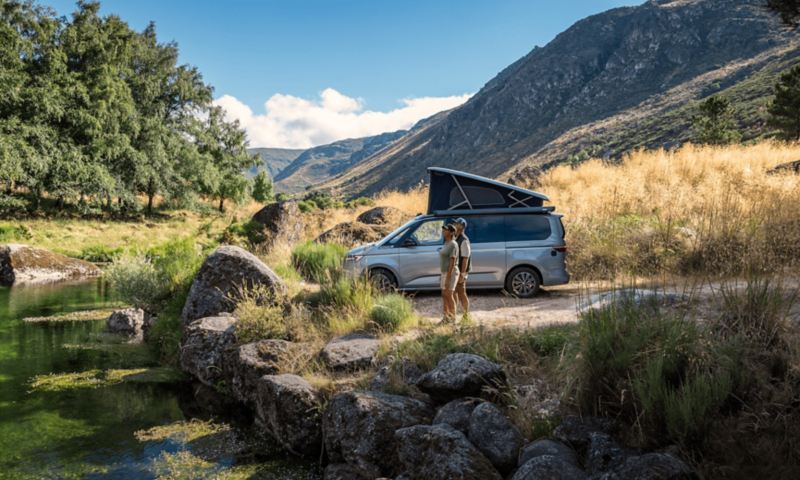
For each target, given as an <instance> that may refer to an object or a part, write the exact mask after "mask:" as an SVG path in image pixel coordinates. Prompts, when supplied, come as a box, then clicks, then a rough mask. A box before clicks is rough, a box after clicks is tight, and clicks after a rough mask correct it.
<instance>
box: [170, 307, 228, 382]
mask: <svg viewBox="0 0 800 480" xmlns="http://www.w3.org/2000/svg"><path fill="white" fill-rule="evenodd" d="M235 324H236V318H234V317H232V316H217V317H206V318H202V319H200V320H196V321H194V322H192V323H191V324H190V325H189V326H188V328H187V329H186V330H185V331H184V336H183V343H182V345H181V351H180V364H181V368H182V369H183V370H184V371H186V372H187V373H189V374H191V375H194V377H195V378H197V379H198V380H200V381H201V382H202V383H204V384H205V385H208V386H209V387H214V388H220V387H221V386H223V385H224V383H225V380H226V377H225V375H224V371H223V359H224V357H225V353H226V352H227V351H228V350H229V349H230V348H231V346H232V345H234V343H235V341H236V335H235V331H234V326H235Z"/></svg>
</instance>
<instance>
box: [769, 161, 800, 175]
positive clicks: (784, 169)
mask: <svg viewBox="0 0 800 480" xmlns="http://www.w3.org/2000/svg"><path fill="white" fill-rule="evenodd" d="M777 173H795V174H798V173H800V160H795V161H793V162H786V163H781V164H780V165H777V166H775V167H773V168H771V169H769V170H767V174H769V175H775V174H777Z"/></svg>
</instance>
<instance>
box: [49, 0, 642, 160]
mask: <svg viewBox="0 0 800 480" xmlns="http://www.w3.org/2000/svg"><path fill="white" fill-rule="evenodd" d="M642 1H643V0H639V1H631V0H627V1H626V0H562V1H560V2H553V1H552V0H550V1H546V0H527V1H526V0H453V1H433V0H428V1H422V0H404V1H379V0H372V1H368V0H359V1H357V0H280V1H279V0H264V1H258V0H226V1H224V2H223V1H208V0H193V1H190V0H105V1H103V2H101V3H102V10H101V12H102V13H104V14H108V13H114V14H118V15H120V16H121V17H122V18H123V19H125V20H126V21H128V22H129V23H130V24H131V25H132V27H133V28H135V29H137V30H140V29H142V28H144V27H145V26H146V25H147V23H148V22H149V21H151V20H152V21H155V23H156V27H157V32H158V35H159V38H160V39H161V40H162V41H170V40H174V41H176V42H178V44H179V47H180V51H181V61H182V62H185V63H190V64H193V65H196V66H197V67H199V69H200V71H201V72H203V75H204V77H205V79H206V81H207V82H209V83H210V84H212V85H213V86H214V87H215V96H216V97H217V98H223V97H224V100H222V102H221V104H223V106H224V107H226V109H228V111H229V113H231V115H232V116H233V117H234V118H239V119H240V120H241V121H243V123H244V124H245V126H246V127H248V132H249V133H251V143H256V144H259V143H265V142H266V143H283V145H281V146H307V145H304V144H309V143H310V144H318V143H321V142H326V141H329V140H330V139H331V138H334V137H337V136H341V135H345V136H347V135H350V134H352V135H359V134H361V133H363V132H362V130H363V131H366V130H369V128H366V130H365V129H364V127H363V125H362V128H361V129H358V128H355V129H352V128H351V129H350V130H352V131H350V130H348V129H347V128H343V129H342V130H347V131H341V132H327V133H323V134H321V135H317V136H314V135H313V134H311V133H309V131H311V130H313V129H314V128H315V127H314V126H313V125H311V126H310V130H309V131H306V132H305V133H302V134H300V135H298V136H297V137H296V138H292V135H289V134H290V133H292V132H284V133H285V134H284V135H277V136H276V135H270V134H268V133H267V134H264V135H261V137H259V135H255V134H253V132H251V131H250V130H251V127H252V129H254V131H255V129H257V127H258V125H256V124H257V123H259V122H258V120H259V118H258V117H264V118H261V120H263V121H262V122H261V125H260V128H262V129H270V128H286V124H287V123H297V121H299V120H298V119H294V122H292V121H287V120H286V119H285V118H283V117H281V118H283V120H282V123H281V122H278V123H276V122H275V121H270V120H276V118H272V119H270V118H268V117H269V113H270V112H269V111H268V110H266V109H265V102H266V101H267V100H269V99H271V98H273V96H275V95H280V96H279V97H277V99H278V100H279V101H278V102H276V103H275V104H274V105H273V106H272V107H273V108H274V109H277V108H290V109H295V110H297V109H300V110H302V109H303V108H306V109H308V108H311V109H312V110H313V108H312V107H315V106H323V107H324V108H322V109H321V110H320V111H317V112H316V115H317V116H319V115H321V114H325V113H326V112H327V111H328V110H330V109H329V108H328V107H330V108H333V110H334V111H335V112H337V113H338V114H340V116H339V117H338V121H339V123H345V122H344V120H345V119H346V118H345V117H347V118H349V117H352V116H353V115H360V114H362V113H364V112H373V113H387V112H392V111H396V110H401V111H404V109H406V110H408V109H409V107H408V102H407V100H408V99H416V98H420V97H426V98H443V99H444V100H441V101H440V102H439V103H437V102H435V101H433V100H430V101H428V102H423V103H424V106H420V105H417V106H416V107H415V108H411V109H410V110H408V111H404V113H405V114H404V115H400V117H402V119H400V120H402V121H400V120H398V121H397V122H394V123H392V122H391V121H388V117H387V118H371V119H369V118H368V120H371V121H372V123H375V124H376V127H380V126H383V125H384V124H385V126H386V128H389V127H393V126H395V125H396V124H397V125H400V124H401V123H402V122H405V124H407V123H409V121H410V120H409V119H410V118H411V117H414V116H415V115H416V116H420V115H423V116H426V115H427V114H430V113H432V112H430V110H435V109H437V108H438V109H441V108H439V107H443V108H450V107H452V106H454V105H455V104H457V103H458V102H460V101H463V100H464V99H465V98H466V97H465V96H464V94H470V93H474V92H476V91H477V90H478V89H480V87H481V86H483V84H484V83H486V82H487V81H488V80H489V79H491V78H492V77H493V76H494V75H496V74H497V73H498V72H499V71H500V70H502V69H503V68H504V67H505V66H507V65H508V64H510V63H512V62H513V61H515V60H517V59H518V58H520V57H521V56H523V55H525V54H526V53H528V52H529V51H530V50H531V49H532V48H533V47H534V46H536V45H540V46H541V45H544V44H546V43H547V42H548V41H550V40H551V39H552V38H553V37H554V36H555V35H556V34H558V33H559V32H561V31H563V30H564V29H566V28H567V27H569V26H570V25H571V24H572V23H574V22H575V21H577V20H579V19H581V18H583V17H585V16H587V15H590V14H593V13H598V12H601V11H604V10H607V9H609V8H613V7H617V6H623V5H635V4H639V3H642ZM42 3H44V4H48V5H50V6H52V7H54V8H55V9H56V11H57V12H58V13H60V14H68V13H69V12H71V11H72V10H73V7H74V1H72V0H43V2H42ZM326 89H331V90H326ZM325 91H327V92H328V101H327V107H326V106H325V105H326V99H325V98H324V96H322V97H321V96H320V94H321V93H322V92H325ZM331 91H333V92H335V93H331ZM337 94H338V95H341V98H340V97H338V96H337ZM333 97H335V98H333ZM331 98H333V99H332V100H331ZM346 99H350V100H353V101H355V102H356V103H352V102H350V101H349V100H346ZM234 100H235V102H234ZM404 100H406V101H404ZM303 101H306V102H309V103H305V104H303ZM267 108H268V107H267ZM337 109H338V110H337ZM247 110H249V113H248V112H247ZM276 112H277V110H274V111H273V113H276ZM248 115H250V117H252V118H245V117H247V116H248ZM341 115H344V116H345V117H341ZM273 116H274V115H273ZM284 116H285V115H284ZM322 116H324V115H322ZM301 120H302V119H301ZM317 120H319V119H317ZM328 121H333V122H336V121H337V116H336V115H334V116H332V118H330V119H328ZM398 122H399V123H398ZM300 123H302V121H300ZM312 123H313V122H312ZM362 123H363V122H362ZM248 124H250V126H248ZM405 124H404V125H405ZM262 133H263V132H262ZM312 133H313V132H312ZM367 133H369V132H367ZM376 133H377V132H376ZM254 139H255V140H256V141H255V142H254ZM261 146H263V145H261ZM273 146H274V145H273Z"/></svg>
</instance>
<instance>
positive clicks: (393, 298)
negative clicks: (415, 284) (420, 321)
mask: <svg viewBox="0 0 800 480" xmlns="http://www.w3.org/2000/svg"><path fill="white" fill-rule="evenodd" d="M369 319H370V320H371V321H372V322H373V323H374V324H375V325H376V326H377V328H378V329H380V330H381V331H383V332H397V331H401V330H405V329H407V328H409V327H410V326H411V325H413V324H414V322H415V320H416V316H415V314H414V308H413V306H412V305H411V301H410V300H409V299H407V298H406V297H405V296H404V295H402V294H399V293H392V294H388V295H384V296H383V297H381V298H379V299H378V300H377V301H376V302H375V306H373V307H372V310H371V311H370V314H369Z"/></svg>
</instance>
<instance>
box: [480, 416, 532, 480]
mask: <svg viewBox="0 0 800 480" xmlns="http://www.w3.org/2000/svg"><path fill="white" fill-rule="evenodd" d="M469 441H470V442H472V444H473V445H475V446H476V447H477V448H478V450H480V451H481V453H483V454H484V455H485V456H486V458H488V459H489V461H490V462H492V465H494V466H495V468H497V469H498V470H499V471H500V472H501V473H503V474H507V473H509V472H510V471H511V470H513V469H514V467H516V466H517V458H518V455H519V450H520V448H522V445H523V444H524V443H525V439H524V438H523V437H522V433H520V431H519V429H518V428H517V427H516V426H515V425H514V424H513V423H511V420H509V418H508V417H506V416H505V415H504V414H503V412H501V411H500V409H499V408H497V406H496V405H494V404H493V403H490V402H484V403H482V404H480V405H478V406H477V407H475V409H474V410H472V414H471V415H470V417H469Z"/></svg>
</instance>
